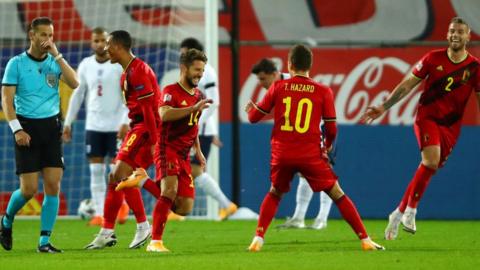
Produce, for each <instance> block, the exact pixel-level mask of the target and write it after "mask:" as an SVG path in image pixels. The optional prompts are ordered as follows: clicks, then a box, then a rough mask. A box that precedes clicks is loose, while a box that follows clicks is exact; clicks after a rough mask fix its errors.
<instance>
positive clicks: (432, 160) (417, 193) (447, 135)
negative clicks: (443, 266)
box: [363, 17, 480, 240]
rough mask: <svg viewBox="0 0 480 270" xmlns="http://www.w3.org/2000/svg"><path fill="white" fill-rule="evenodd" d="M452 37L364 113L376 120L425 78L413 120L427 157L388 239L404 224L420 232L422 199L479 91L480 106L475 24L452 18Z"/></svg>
mask: <svg viewBox="0 0 480 270" xmlns="http://www.w3.org/2000/svg"><path fill="white" fill-rule="evenodd" d="M447 40H448V44H449V46H448V48H447V49H440V50H433V51H431V52H429V53H427V54H426V55H425V56H424V57H423V58H422V60H420V62H419V63H418V64H417V65H416V66H415V68H414V69H413V72H412V75H411V76H409V77H408V78H406V79H405V80H403V81H402V82H401V83H400V84H398V85H397V86H396V87H395V89H394V90H393V92H392V93H391V94H390V96H389V97H388V98H387V99H386V100H385V101H384V102H383V104H382V105H380V106H376V107H370V108H368V110H367V111H366V112H365V114H364V116H363V118H364V121H366V122H367V123H370V122H372V121H373V120H375V119H377V118H378V117H380V116H381V115H382V114H383V113H384V112H385V111H387V110H388V109H390V108H391V107H392V106H393V105H395V104H396V103H397V102H398V101H400V100H401V99H402V98H404V97H405V96H407V95H408V93H410V92H411V91H412V90H413V89H414V88H415V87H416V86H417V85H418V84H419V83H420V82H421V81H422V80H423V79H426V81H425V90H424V92H423V93H422V95H421V96H420V101H419V105H418V108H417V116H416V118H415V124H414V130H415V135H416V137H417V141H418V144H419V146H420V149H421V157H422V161H421V162H420V165H419V166H418V168H417V171H416V172H415V175H414V176H413V178H412V180H411V181H410V184H409V185H408V187H407V189H406V191H405V194H404V195H403V198H402V200H401V201H400V204H399V205H398V207H397V208H396V209H395V210H394V211H393V212H392V213H391V214H390V216H389V222H388V226H387V228H386V229H385V238H386V239H387V240H393V239H395V238H396V237H397V234H398V227H399V225H400V223H402V224H403V227H404V230H405V231H407V232H410V233H415V232H416V225H415V215H416V213H417V205H418V202H419V201H420V199H421V198H422V195H423V193H424V192H425V189H426V188H427V185H428V183H429V182H430V179H431V178H432V176H433V175H434V174H435V172H436V171H437V169H438V168H440V167H442V166H443V165H444V163H445V161H446V160H447V157H448V155H449V154H450V153H451V151H452V149H453V147H454V146H455V143H456V142H457V138H458V136H459V135H460V128H461V124H462V117H463V112H464V110H465V106H466V104H467V101H468V98H469V97H470V94H471V92H472V91H473V90H475V91H476V92H477V100H478V102H479V105H480V70H479V61H478V59H477V58H475V57H473V56H472V55H470V54H469V53H468V52H467V50H466V45H467V43H468V41H469V40H470V27H469V26H468V24H467V23H466V22H465V21H464V20H463V19H461V18H458V17H455V18H453V19H452V20H451V21H450V25H449V27H448V32H447Z"/></svg>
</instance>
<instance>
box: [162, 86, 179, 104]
mask: <svg viewBox="0 0 480 270" xmlns="http://www.w3.org/2000/svg"><path fill="white" fill-rule="evenodd" d="M176 105H177V104H176V101H175V96H174V95H173V93H172V87H170V86H167V87H165V88H164V89H163V91H162V95H161V100H160V107H162V106H170V107H174V108H175V107H177V106H176Z"/></svg>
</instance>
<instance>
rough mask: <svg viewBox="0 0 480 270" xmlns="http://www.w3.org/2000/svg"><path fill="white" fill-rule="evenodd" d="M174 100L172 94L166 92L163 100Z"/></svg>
mask: <svg viewBox="0 0 480 270" xmlns="http://www.w3.org/2000/svg"><path fill="white" fill-rule="evenodd" d="M171 100H172V95H170V94H165V95H164V96H163V102H167V101H171Z"/></svg>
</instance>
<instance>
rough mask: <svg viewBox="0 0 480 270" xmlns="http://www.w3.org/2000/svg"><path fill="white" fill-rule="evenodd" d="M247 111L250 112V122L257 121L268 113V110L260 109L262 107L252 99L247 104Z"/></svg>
mask: <svg viewBox="0 0 480 270" xmlns="http://www.w3.org/2000/svg"><path fill="white" fill-rule="evenodd" d="M245 112H246V113H248V121H250V123H257V122H258V121H260V120H262V118H263V117H264V116H265V115H267V114H268V112H266V111H264V110H262V109H260V107H258V105H257V104H255V103H254V102H253V101H251V100H249V101H248V103H247V105H245Z"/></svg>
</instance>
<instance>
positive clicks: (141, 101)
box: [120, 58, 160, 143]
mask: <svg viewBox="0 0 480 270" xmlns="http://www.w3.org/2000/svg"><path fill="white" fill-rule="evenodd" d="M120 85H121V86H122V90H123V96H124V101H125V104H126V105H127V107H128V110H129V112H128V117H129V118H130V119H131V125H136V124H139V123H144V124H145V125H146V126H147V128H148V130H149V131H150V132H151V134H150V138H151V143H155V142H156V139H157V134H156V133H157V128H158V126H159V123H160V116H159V114H158V106H159V101H160V87H159V86H158V83H157V76H156V75H155V73H154V72H153V70H152V69H151V68H150V66H148V65H147V64H146V63H145V62H143V61H142V60H140V59H139V58H134V59H133V60H132V61H131V62H130V64H129V65H128V66H127V68H126V69H125V71H124V72H123V73H122V77H121V79H120ZM152 133H153V134H152Z"/></svg>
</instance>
